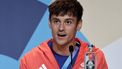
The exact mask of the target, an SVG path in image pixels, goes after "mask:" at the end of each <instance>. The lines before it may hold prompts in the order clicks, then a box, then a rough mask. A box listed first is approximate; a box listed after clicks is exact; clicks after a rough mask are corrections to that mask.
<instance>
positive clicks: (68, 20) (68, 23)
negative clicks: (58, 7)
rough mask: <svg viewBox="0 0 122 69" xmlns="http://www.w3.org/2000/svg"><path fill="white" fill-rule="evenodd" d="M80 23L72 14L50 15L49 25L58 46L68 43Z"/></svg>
mask: <svg viewBox="0 0 122 69" xmlns="http://www.w3.org/2000/svg"><path fill="white" fill-rule="evenodd" d="M81 25H82V24H81V21H79V22H77V18H76V17H74V16H69V15H64V16H56V15H52V16H51V19H50V23H49V26H50V28H51V30H52V36H53V41H54V43H56V44H57V45H60V46H65V45H67V44H70V43H71V42H72V41H73V39H74V38H75V34H76V32H77V30H78V29H80V28H81Z"/></svg>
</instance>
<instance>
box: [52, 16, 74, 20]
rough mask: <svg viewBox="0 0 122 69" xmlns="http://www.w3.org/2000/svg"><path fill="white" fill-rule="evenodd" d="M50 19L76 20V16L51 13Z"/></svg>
mask: <svg viewBox="0 0 122 69" xmlns="http://www.w3.org/2000/svg"><path fill="white" fill-rule="evenodd" d="M51 19H72V20H76V17H75V16H72V15H63V16H62V15H57V16H56V15H52V16H51Z"/></svg>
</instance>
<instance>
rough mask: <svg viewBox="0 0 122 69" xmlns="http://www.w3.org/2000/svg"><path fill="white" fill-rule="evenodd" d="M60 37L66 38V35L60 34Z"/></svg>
mask: <svg viewBox="0 0 122 69" xmlns="http://www.w3.org/2000/svg"><path fill="white" fill-rule="evenodd" d="M58 36H59V37H65V36H66V34H58Z"/></svg>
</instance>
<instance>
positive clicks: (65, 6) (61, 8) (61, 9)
mask: <svg viewBox="0 0 122 69" xmlns="http://www.w3.org/2000/svg"><path fill="white" fill-rule="evenodd" d="M66 14H68V15H70V16H75V17H76V18H77V20H78V21H79V20H81V19H82V15H83V7H82V6H81V4H80V3H79V2H78V1H77V0H56V1H55V2H54V3H52V4H51V5H49V19H51V16H52V15H56V16H59V15H61V16H64V15H66Z"/></svg>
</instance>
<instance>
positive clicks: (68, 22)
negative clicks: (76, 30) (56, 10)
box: [65, 20, 73, 25]
mask: <svg viewBox="0 0 122 69" xmlns="http://www.w3.org/2000/svg"><path fill="white" fill-rule="evenodd" d="M65 23H66V24H67V25H70V24H72V23H73V22H72V21H71V20H67V21H66V22H65Z"/></svg>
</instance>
